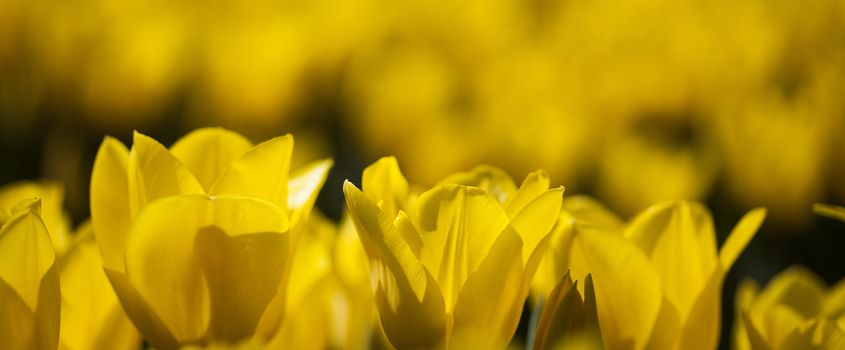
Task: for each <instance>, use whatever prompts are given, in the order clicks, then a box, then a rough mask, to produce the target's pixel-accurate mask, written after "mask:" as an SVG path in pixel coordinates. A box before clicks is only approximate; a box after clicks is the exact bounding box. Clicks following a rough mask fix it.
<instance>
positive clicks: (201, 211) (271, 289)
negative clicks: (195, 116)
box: [91, 128, 331, 349]
mask: <svg viewBox="0 0 845 350" xmlns="http://www.w3.org/2000/svg"><path fill="white" fill-rule="evenodd" d="M292 149H293V137H292V136H290V135H286V136H282V137H277V138H274V139H271V140H268V141H266V142H263V143H261V144H258V145H256V146H253V145H252V144H251V143H250V142H249V141H248V140H246V139H245V138H244V137H242V136H240V135H238V134H236V133H233V132H230V131H227V130H223V129H219V128H209V129H200V130H197V131H194V132H192V133H190V134H188V135H186V136H185V137H183V138H182V139H180V140H179V141H177V142H176V143H175V144H174V145H173V147H171V149H170V150H168V149H166V148H165V147H164V146H162V145H161V144H159V143H158V142H156V141H155V140H153V139H152V138H149V137H147V136H145V135H143V134H141V133H138V132H136V133H135V134H134V138H133V146H132V149H131V150H127V149H126V147H125V146H124V145H123V144H121V143H120V142H119V141H117V140H115V139H112V138H106V139H105V140H104V141H103V143H102V145H101V146H100V150H99V152H98V154H97V158H96V160H95V162H94V170H93V173H92V176H91V219H92V224H93V227H94V233H95V234H96V235H97V243H98V244H99V248H100V254H101V256H102V258H103V267H104V269H105V271H106V275H107V276H108V278H109V280H110V281H111V284H112V286H113V287H114V289H115V292H116V294H117V296H118V299H120V302H121V304H122V305H123V307H124V309H125V310H126V313H127V314H128V315H129V317H130V319H132V321H133V323H134V324H135V325H136V327H137V328H138V330H139V331H140V332H141V334H142V335H143V336H144V338H145V339H146V340H147V341H148V342H149V343H150V344H151V345H153V346H155V347H156V348H162V349H171V348H176V347H178V346H180V345H187V344H198V345H204V344H209V343H212V342H224V343H235V342H239V341H242V340H245V339H248V338H251V337H253V336H257V337H258V338H260V339H262V340H269V339H270V338H271V337H272V336H273V335H274V334H275V333H276V330H278V328H279V324H280V322H281V319H282V316H283V309H284V305H285V295H286V289H287V288H286V286H287V276H288V274H289V268H290V261H291V256H292V253H293V249H294V247H295V246H296V242H297V236H298V234H299V232H300V231H301V230H302V228H303V227H304V226H305V223H306V222H307V218H308V216H309V214H310V211H311V208H312V207H313V204H314V201H315V199H316V195H317V192H318V190H319V189H320V187H321V186H322V184H323V183H324V181H325V177H326V174H327V172H328V169H329V168H330V166H331V161H330V160H324V161H318V162H314V163H312V164H310V165H308V166H306V167H304V168H303V169H301V170H298V171H296V172H295V173H294V174H293V175H292V176H290V175H289V171H290V158H291V153H292Z"/></svg>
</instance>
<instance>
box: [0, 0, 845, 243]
mask: <svg viewBox="0 0 845 350" xmlns="http://www.w3.org/2000/svg"><path fill="white" fill-rule="evenodd" d="M843 38H845V5H843V1H841V0H811V1H806V2H796V1H766V0H745V1H741V2H737V1H734V0H710V1H706V2H702V1H695V0H681V1H677V0H596V1H589V2H572V1H565V0H523V1H519V0H465V1H432V0H407V1H402V3H401V4H396V3H395V2H392V1H387V0H310V1H305V2H303V1H272V0H242V1H216V2H214V3H213V4H197V3H195V2H192V1H185V0H171V1H161V0H124V1H103V0H99V1H98V0H73V1H72V2H67V1H54V0H27V1H21V0H0V135H2V136H6V137H11V136H14V135H17V134H20V133H19V131H21V130H37V129H39V128H40V125H39V121H41V120H43V119H51V118H74V116H79V118H78V119H71V120H70V122H73V123H80V122H81V123H83V124H87V125H88V126H89V128H91V129H94V130H97V131H102V130H104V129H105V130H110V131H112V132H125V131H127V130H128V129H131V128H139V127H144V128H154V127H160V126H161V124H165V123H170V122H174V121H173V119H176V121H175V123H176V124H177V125H189V126H198V125H208V124H213V125H223V126H227V127H230V128H233V129H236V130H239V131H243V132H247V133H250V134H252V135H261V136H267V135H266V134H267V133H268V132H270V131H273V130H280V129H282V128H284V129H288V130H290V129H295V128H305V129H308V128H312V127H314V124H316V125H324V124H330V125H341V126H342V127H343V128H344V129H345V130H346V129H348V130H350V131H353V132H352V133H351V135H352V136H351V137H349V139H350V141H351V142H354V143H355V144H356V146H357V147H359V149H361V150H362V151H363V152H364V155H365V156H366V157H368V159H375V158H376V157H378V156H381V155H382V154H384V153H385V152H387V153H391V154H396V155H397V156H399V157H400V158H401V159H403V160H404V162H405V166H406V168H407V169H408V170H409V172H408V173H409V176H410V177H411V179H412V180H414V181H416V182H419V183H424V184H432V183H434V182H435V181H437V180H438V179H440V178H442V177H443V176H445V175H446V174H449V173H451V172H454V171H458V170H462V169H467V168H470V167H472V166H473V165H475V164H477V163H490V164H497V165H499V166H501V167H502V168H503V169H505V170H507V171H509V172H511V173H520V174H522V173H527V172H529V171H532V170H534V167H542V168H544V169H546V170H547V171H548V172H549V174H550V175H551V176H552V177H554V178H556V179H560V180H561V181H563V182H564V183H566V184H567V185H568V186H569V187H570V188H572V189H579V190H580V189H582V188H585V187H586V188H590V189H592V188H595V189H596V191H595V193H597V194H598V195H599V196H600V197H602V198H603V199H604V200H606V201H607V202H608V204H609V205H611V207H612V208H614V209H615V210H617V211H619V212H620V213H621V214H623V215H626V216H627V215H632V214H634V213H637V212H639V211H641V210H643V209H645V208H646V207H647V206H649V205H651V204H653V203H657V202H662V201H668V200H680V199H692V200H702V199H705V198H708V197H707V196H708V195H710V194H712V193H714V192H716V191H718V193H720V194H721V193H722V192H724V193H725V194H726V195H727V196H728V197H729V198H731V200H733V201H735V202H736V203H738V204H739V205H740V206H742V207H743V208H744V209H750V208H753V207H757V206H760V205H765V206H767V207H768V208H769V209H770V210H771V211H772V213H774V214H777V215H773V216H772V219H774V220H776V221H778V222H777V223H778V224H779V225H784V224H793V225H796V226H799V227H800V225H802V224H805V223H806V221H807V218H808V216H810V214H809V213H808V212H807V211H806V210H805V208H807V207H809V206H810V205H812V204H813V203H814V202H816V201H820V200H824V199H826V198H825V190H826V189H827V188H828V186H829V187H833V188H834V190H835V193H836V195H837V196H839V198H838V199H841V200H845V187H843V186H842V185H840V184H839V183H840V182H834V181H831V179H835V178H841V177H842V175H843V174H845V167H843V166H841V165H840V164H842V163H843V162H833V161H831V159H830V157H832V156H833V155H836V154H842V150H843V149H845V141H843V139H842V137H841V135H840V134H841V130H845V123H843V120H845V119H843V118H842V115H843V113H845V105H843V103H842V98H841V96H842V95H843V91H845V78H843V77H845V40H843ZM44 111H47V112H44ZM56 111H61V112H56ZM64 111H71V112H67V113H65V112H64ZM65 115H67V116H69V117H64V116H65ZM56 116H60V117H56ZM61 122H65V123H67V122H68V121H67V120H62V121H59V123H61ZM165 125H166V126H169V124H165ZM303 136H304V135H303ZM834 160H835V159H834ZM762 180H766V181H762ZM658 183H659V184H660V186H655V185H656V184H658ZM716 186H722V187H718V188H717V187H716Z"/></svg>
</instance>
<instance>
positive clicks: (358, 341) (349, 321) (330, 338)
mask: <svg viewBox="0 0 845 350" xmlns="http://www.w3.org/2000/svg"><path fill="white" fill-rule="evenodd" d="M350 224H351V223H350ZM350 229H351V230H352V232H351V234H352V235H355V231H354V228H350ZM348 236H349V234H346V233H340V232H338V230H337V227H336V226H335V224H334V223H332V222H330V221H328V220H327V219H326V218H324V217H322V216H321V215H319V213H312V215H311V217H310V219H309V223H308V226H307V228H306V230H305V233H304V234H303V236H302V237H301V239H300V243H299V247H298V248H297V252H296V256H295V257H294V262H293V267H292V271H291V277H290V278H291V283H290V285H289V286H288V299H287V308H286V315H285V322H284V323H282V329H281V330H280V331H279V333H278V334H276V336H275V338H274V339H273V340H272V341H271V342H270V344H269V345H268V348H270V349H369V348H370V334H371V333H372V331H373V324H374V321H375V318H374V317H375V312H374V311H375V308H374V307H373V297H372V292H371V291H370V288H371V287H370V283H369V278H368V275H367V274H368V271H367V260H366V256H364V253H363V250H362V248H361V243H360V242H359V241H358V238H357V236H353V237H352V238H354V240H349V239H346V237H348ZM353 249H354V250H357V251H360V253H359V254H355V255H350V253H354V252H353V251H352V250H353ZM350 271H351V273H352V274H354V275H361V276H363V277H364V281H363V283H360V282H359V280H360V279H359V278H357V276H354V275H353V276H344V274H349V273H348V272H350ZM350 282H351V283H350Z"/></svg>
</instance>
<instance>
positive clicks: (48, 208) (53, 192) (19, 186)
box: [0, 181, 70, 255]
mask: <svg viewBox="0 0 845 350" xmlns="http://www.w3.org/2000/svg"><path fill="white" fill-rule="evenodd" d="M64 197H65V194H64V188H62V185H61V184H60V183H58V182H53V181H37V182H36V181H23V182H17V183H12V184H8V185H4V186H3V187H2V188H0V224H2V223H3V222H5V221H8V220H9V219H10V218H11V214H12V211H13V208H14V206H15V205H16V204H18V203H20V202H21V201H24V200H31V199H33V198H39V199H40V202H41V205H40V206H41V209H40V210H41V214H40V217H41V219H42V220H43V221H44V224H45V225H47V231H48V232H49V233H50V240H51V241H52V243H53V248H55V250H56V253H57V254H58V255H62V254H63V253H64V251H65V250H66V249H67V246H68V244H69V243H70V237H69V232H70V219H69V218H68V216H67V214H66V213H65V212H64V209H63V202H64Z"/></svg>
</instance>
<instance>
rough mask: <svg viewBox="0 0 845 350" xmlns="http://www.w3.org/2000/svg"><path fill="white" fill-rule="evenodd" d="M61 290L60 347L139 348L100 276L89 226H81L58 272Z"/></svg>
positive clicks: (69, 349)
mask: <svg viewBox="0 0 845 350" xmlns="http://www.w3.org/2000/svg"><path fill="white" fill-rule="evenodd" d="M59 280H60V283H61V289H62V312H61V330H60V332H59V348H60V349H63V350H85V349H127V350H129V349H140V347H141V338H140V336H139V335H138V331H137V330H135V326H133V325H132V322H131V321H130V320H129V318H128V317H127V316H126V313H125V312H123V308H122V307H121V306H120V302H119V301H118V300H117V296H116V295H115V294H114V290H113V289H112V287H111V284H109V280H108V279H107V278H106V274H105V273H103V264H102V261H101V260H100V253H99V251H98V250H97V243H96V242H95V241H94V232H93V230H92V229H91V225H90V223H85V224H83V225H82V226H81V227H80V228H79V229H77V232H76V234H75V237H74V242H73V244H72V246H71V248H70V249H69V250H68V252H67V254H66V255H65V256H64V257H62V260H61V267H60V272H59Z"/></svg>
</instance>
